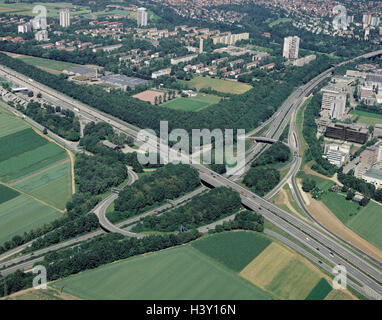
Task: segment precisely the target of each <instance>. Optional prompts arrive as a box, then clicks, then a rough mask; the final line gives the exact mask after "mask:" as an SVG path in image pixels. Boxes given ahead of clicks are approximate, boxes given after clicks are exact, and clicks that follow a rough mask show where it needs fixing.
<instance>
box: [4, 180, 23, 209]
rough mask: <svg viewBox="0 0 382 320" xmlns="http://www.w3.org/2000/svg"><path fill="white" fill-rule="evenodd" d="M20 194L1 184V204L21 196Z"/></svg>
mask: <svg viewBox="0 0 382 320" xmlns="http://www.w3.org/2000/svg"><path fill="white" fill-rule="evenodd" d="M19 195H20V193H18V192H17V191H15V190H13V189H10V188H8V187H6V186H4V185H2V184H0V204H2V203H4V202H7V201H9V200H11V199H13V198H16V197H17V196H19Z"/></svg>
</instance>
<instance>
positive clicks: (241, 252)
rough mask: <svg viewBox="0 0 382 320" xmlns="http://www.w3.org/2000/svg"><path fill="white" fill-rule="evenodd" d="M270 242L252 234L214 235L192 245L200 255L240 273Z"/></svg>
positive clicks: (261, 236)
mask: <svg viewBox="0 0 382 320" xmlns="http://www.w3.org/2000/svg"><path fill="white" fill-rule="evenodd" d="M270 243H271V241H270V240H269V239H268V238H266V237H265V236H263V235H260V234H256V233H253V232H231V233H221V234H216V235H213V236H210V237H207V238H205V239H201V240H199V241H195V242H193V243H192V246H193V247H194V248H196V249H198V250H199V251H201V252H202V253H204V254H206V255H208V256H210V257H211V258H214V259H216V260H217V261H219V262H220V263H222V264H224V265H226V266H227V267H229V268H231V269H232V270H234V271H236V272H240V271H241V270H242V269H243V268H244V267H245V266H246V265H247V264H248V263H250V262H251V261H252V260H253V259H254V258H255V257H257V256H258V255H259V254H260V253H261V252H262V251H263V250H264V249H265V248H266V247H267V246H268V245H270Z"/></svg>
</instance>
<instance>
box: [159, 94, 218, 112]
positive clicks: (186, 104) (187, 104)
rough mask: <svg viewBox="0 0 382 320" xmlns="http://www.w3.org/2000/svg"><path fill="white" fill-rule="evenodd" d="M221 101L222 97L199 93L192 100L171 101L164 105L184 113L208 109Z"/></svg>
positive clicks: (179, 99)
mask: <svg viewBox="0 0 382 320" xmlns="http://www.w3.org/2000/svg"><path fill="white" fill-rule="evenodd" d="M219 101H220V97H217V96H214V95H210V94H202V93H199V94H198V95H197V96H196V97H192V98H178V99H175V100H171V101H168V102H166V103H165V104H163V105H162V106H163V107H166V108H170V109H174V110H183V111H197V110H200V109H202V108H206V107H208V106H210V105H212V104H216V103H218V102H219Z"/></svg>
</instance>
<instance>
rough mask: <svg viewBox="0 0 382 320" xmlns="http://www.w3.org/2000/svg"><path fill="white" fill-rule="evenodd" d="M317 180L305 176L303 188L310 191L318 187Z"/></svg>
mask: <svg viewBox="0 0 382 320" xmlns="http://www.w3.org/2000/svg"><path fill="white" fill-rule="evenodd" d="M316 184H317V183H316V181H315V180H313V179H309V178H304V179H303V180H302V190H304V191H305V192H310V191H311V190H313V189H314V188H315V187H316Z"/></svg>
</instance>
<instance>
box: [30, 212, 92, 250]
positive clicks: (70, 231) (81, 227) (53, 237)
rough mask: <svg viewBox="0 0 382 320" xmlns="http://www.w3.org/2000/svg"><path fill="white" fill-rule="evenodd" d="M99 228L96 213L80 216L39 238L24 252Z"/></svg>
mask: <svg viewBox="0 0 382 320" xmlns="http://www.w3.org/2000/svg"><path fill="white" fill-rule="evenodd" d="M98 228H99V222H98V218H97V216H96V215H95V214H94V213H89V214H86V215H84V216H80V217H78V218H76V219H74V220H70V221H68V222H67V223H66V224H64V225H63V226H62V227H60V228H57V229H55V230H53V231H51V232H49V233H47V234H46V235H45V236H43V237H41V238H39V239H37V240H36V241H34V242H33V243H32V246H30V247H28V248H27V249H26V250H24V252H29V251H35V250H38V249H42V248H45V247H49V246H51V245H53V244H56V243H60V242H63V241H65V240H68V239H71V238H73V237H75V236H78V235H81V234H84V233H87V232H91V231H93V230H96V229H98Z"/></svg>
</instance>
